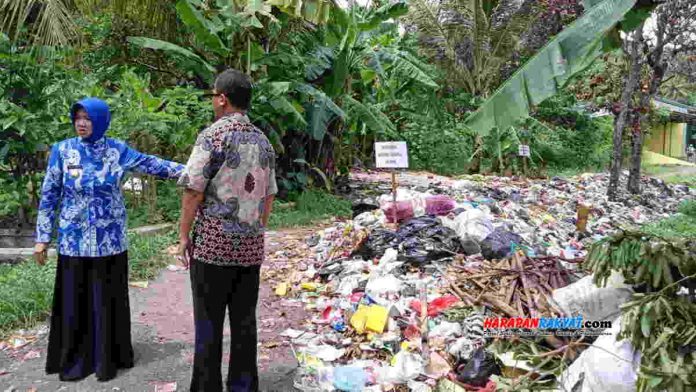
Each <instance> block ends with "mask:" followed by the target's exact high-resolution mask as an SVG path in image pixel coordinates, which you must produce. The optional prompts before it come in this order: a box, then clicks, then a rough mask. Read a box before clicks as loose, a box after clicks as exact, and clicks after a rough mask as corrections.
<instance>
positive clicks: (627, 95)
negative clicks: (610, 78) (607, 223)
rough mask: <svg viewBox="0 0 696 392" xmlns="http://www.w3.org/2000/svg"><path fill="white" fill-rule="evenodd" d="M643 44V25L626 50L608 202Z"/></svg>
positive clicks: (618, 174) (615, 183)
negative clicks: (623, 82)
mask: <svg viewBox="0 0 696 392" xmlns="http://www.w3.org/2000/svg"><path fill="white" fill-rule="evenodd" d="M642 42H643V25H641V26H640V27H638V28H637V29H636V31H635V32H634V33H633V40H632V41H631V42H630V43H629V45H630V47H629V50H628V55H629V64H630V69H629V72H628V79H627V80H626V84H625V85H624V89H623V92H622V93H621V102H620V105H621V109H620V111H619V114H618V116H617V117H616V119H615V120H614V138H613V142H614V143H613V144H614V152H613V155H612V160H611V169H610V174H609V187H608V188H607V196H608V197H609V200H611V201H616V197H617V192H618V189H619V180H620V178H621V160H622V159H623V156H622V155H623V154H622V147H623V132H624V129H625V128H626V123H627V120H628V116H629V113H630V112H631V110H632V108H633V104H632V99H633V95H634V94H635V92H636V90H637V89H638V81H639V77H640V68H641V61H640V57H639V49H640V46H641V43H642Z"/></svg>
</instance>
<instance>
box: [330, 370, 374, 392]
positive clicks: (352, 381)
mask: <svg viewBox="0 0 696 392" xmlns="http://www.w3.org/2000/svg"><path fill="white" fill-rule="evenodd" d="M366 384H367V373H365V370H363V369H362V368H359V367H355V366H341V367H337V368H335V369H334V371H333V385H334V387H336V389H338V390H339V391H344V392H361V391H362V390H363V388H365V385H366Z"/></svg>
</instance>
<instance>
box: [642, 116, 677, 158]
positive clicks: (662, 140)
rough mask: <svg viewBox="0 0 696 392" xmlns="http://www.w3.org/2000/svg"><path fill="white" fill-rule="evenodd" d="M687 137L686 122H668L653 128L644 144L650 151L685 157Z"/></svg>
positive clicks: (674, 156)
mask: <svg viewBox="0 0 696 392" xmlns="http://www.w3.org/2000/svg"><path fill="white" fill-rule="evenodd" d="M685 137H686V124H684V123H667V124H663V125H658V126H656V127H654V128H653V129H651V130H650V135H649V136H648V137H647V138H646V140H645V143H643V144H644V146H645V148H646V149H648V150H649V151H653V152H656V153H658V154H663V155H667V156H670V157H673V158H680V159H683V158H685V157H686V150H685V148H686V146H685V145H684V140H685Z"/></svg>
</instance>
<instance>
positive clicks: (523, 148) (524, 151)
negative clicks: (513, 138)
mask: <svg viewBox="0 0 696 392" xmlns="http://www.w3.org/2000/svg"><path fill="white" fill-rule="evenodd" d="M517 155H519V156H521V157H530V156H531V153H530V151H529V146H528V145H526V144H520V148H519V151H518V154H517Z"/></svg>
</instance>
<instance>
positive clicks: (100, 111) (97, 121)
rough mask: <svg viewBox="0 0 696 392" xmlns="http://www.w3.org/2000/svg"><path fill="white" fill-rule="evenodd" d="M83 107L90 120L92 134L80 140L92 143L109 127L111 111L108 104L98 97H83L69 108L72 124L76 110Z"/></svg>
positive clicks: (102, 135) (101, 136)
mask: <svg viewBox="0 0 696 392" xmlns="http://www.w3.org/2000/svg"><path fill="white" fill-rule="evenodd" d="M80 109H84V110H85V111H86V112H87V115H88V116H89V119H90V120H91V121H92V134H91V135H90V136H89V137H86V138H84V139H82V140H84V141H86V142H89V143H94V142H96V141H98V140H99V139H101V138H103V137H104V134H105V133H106V130H107V129H109V124H110V123H111V112H110V111H109V105H107V104H106V102H104V101H102V100H101V99H99V98H85V99H83V100H81V101H79V102H77V103H76V104H74V105H73V106H72V108H71V109H70V118H71V119H72V122H73V125H74V124H75V116H76V115H77V111H78V110H80Z"/></svg>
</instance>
